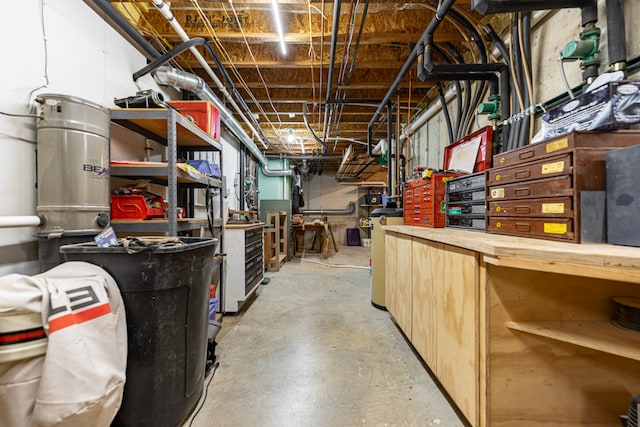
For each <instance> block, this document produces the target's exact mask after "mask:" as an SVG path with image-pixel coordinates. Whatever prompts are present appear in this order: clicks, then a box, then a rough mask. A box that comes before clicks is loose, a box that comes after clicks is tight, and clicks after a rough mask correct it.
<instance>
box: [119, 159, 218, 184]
mask: <svg viewBox="0 0 640 427" xmlns="http://www.w3.org/2000/svg"><path fill="white" fill-rule="evenodd" d="M110 173H111V175H112V176H117V177H122V178H130V179H151V180H152V181H153V182H154V183H155V184H161V185H167V183H168V181H169V165H168V164H167V163H163V162H122V161H112V162H111V166H110ZM176 181H177V183H178V184H181V185H185V186H188V187H214V188H221V187H222V180H220V179H215V178H211V177H208V176H206V175H202V174H199V175H191V174H189V173H187V172H185V171H183V170H182V169H181V168H180V166H177V167H176Z"/></svg>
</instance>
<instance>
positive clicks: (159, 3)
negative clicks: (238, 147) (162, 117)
mask: <svg viewBox="0 0 640 427" xmlns="http://www.w3.org/2000/svg"><path fill="white" fill-rule="evenodd" d="M152 2H153V5H154V6H155V7H156V9H158V11H159V12H160V14H162V16H163V17H164V18H165V19H166V20H167V21H168V22H169V25H171V28H173V30H174V31H175V32H176V33H177V34H178V36H179V37H180V39H181V40H182V41H184V42H186V41H189V40H190V37H189V35H188V34H187V33H186V32H185V31H184V29H183V28H182V26H181V25H180V23H179V22H178V20H177V19H175V17H174V16H173V14H172V13H171V11H170V10H169V5H168V4H167V3H165V2H164V1H163V0H152ZM189 50H190V51H191V53H193V56H195V58H196V59H197V60H198V62H199V63H200V65H202V68H204V70H205V71H206V72H207V74H208V75H209V77H211V79H212V80H213V82H214V83H215V84H216V86H217V87H218V90H220V92H222V94H223V95H224V97H225V98H226V99H227V100H228V101H229V102H230V103H231V105H232V106H233V109H234V110H235V111H236V112H237V113H238V114H239V115H240V117H241V118H242V121H244V122H245V123H246V125H247V126H248V127H249V129H251V132H253V134H254V135H258V136H260V133H259V132H258V131H257V130H256V128H255V127H254V126H253V124H252V123H251V121H250V120H249V119H247V117H246V116H245V114H244V113H243V112H242V110H241V109H240V106H239V105H238V103H237V102H236V101H235V99H234V98H233V97H232V96H231V94H230V93H229V91H227V88H226V87H225V86H224V84H223V83H222V82H221V81H220V79H218V76H217V75H216V74H215V73H214V72H213V70H212V69H211V67H210V66H209V63H208V62H207V61H206V59H205V58H204V57H203V56H202V55H201V54H200V52H199V51H198V49H196V48H195V46H192V47H190V48H189ZM260 142H261V144H262V146H263V148H265V149H266V148H267V147H268V143H267V142H266V141H263V140H262V139H261V138H260Z"/></svg>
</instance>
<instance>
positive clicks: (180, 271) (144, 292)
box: [60, 238, 217, 427]
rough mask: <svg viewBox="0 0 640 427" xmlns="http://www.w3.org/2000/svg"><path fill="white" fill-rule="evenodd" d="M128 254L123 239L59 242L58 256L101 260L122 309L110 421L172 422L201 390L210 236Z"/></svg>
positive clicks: (181, 417) (122, 423)
mask: <svg viewBox="0 0 640 427" xmlns="http://www.w3.org/2000/svg"><path fill="white" fill-rule="evenodd" d="M180 240H181V241H182V242H183V244H182V245H180V246H171V247H164V248H162V247H161V248H157V249H155V250H148V251H144V252H139V253H134V254H128V253H127V252H126V251H125V249H124V247H122V246H119V247H107V248H99V247H97V246H96V245H95V243H80V244H75V245H66V246H62V247H61V248H60V253H61V254H62V255H63V257H64V259H65V260H66V261H86V262H90V263H93V264H96V265H98V266H100V267H102V268H104V269H105V270H106V271H107V272H108V273H109V274H111V276H113V278H114V279H115V280H116V282H117V283H118V287H119V288H120V291H121V293H122V299H123V301H124V305H125V311H126V316H127V334H128V337H127V340H128V350H129V351H128V357H127V382H126V384H125V387H124V397H123V401H122V406H121V408H120V410H119V411H118V414H117V415H116V417H115V419H114V421H113V424H112V426H136V427H138V426H140V427H142V426H154V427H162V426H171V427H175V426H179V425H181V424H182V423H183V422H184V420H185V419H186V417H187V416H188V415H189V413H190V412H191V411H192V410H193V408H194V407H195V405H196V404H197V403H198V400H199V399H200V396H201V394H202V391H203V383H204V375H205V364H206V355H207V330H208V318H209V287H210V279H211V271H212V269H213V256H214V252H215V247H216V245H217V239H199V238H180Z"/></svg>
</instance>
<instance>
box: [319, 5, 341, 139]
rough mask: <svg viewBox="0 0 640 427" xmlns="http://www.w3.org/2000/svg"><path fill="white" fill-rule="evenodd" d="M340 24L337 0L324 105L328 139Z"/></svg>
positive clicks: (324, 136) (324, 135) (324, 130)
mask: <svg viewBox="0 0 640 427" xmlns="http://www.w3.org/2000/svg"><path fill="white" fill-rule="evenodd" d="M339 26H340V0H335V1H334V2H333V27H332V28H331V51H330V55H329V71H328V76H327V95H326V96H325V107H324V125H323V133H322V136H323V139H325V140H326V137H327V134H328V133H329V108H327V105H328V104H326V103H328V102H329V99H330V98H331V86H332V80H333V67H334V65H335V61H336V45H337V44H338V30H339V28H338V27H339Z"/></svg>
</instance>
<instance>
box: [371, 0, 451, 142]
mask: <svg viewBox="0 0 640 427" xmlns="http://www.w3.org/2000/svg"><path fill="white" fill-rule="evenodd" d="M454 2H455V0H444V1H443V2H442V4H441V5H440V7H439V8H438V10H437V11H436V14H435V16H434V17H433V19H432V20H431V21H430V22H429V24H428V25H427V28H426V29H425V30H424V32H423V33H422V36H421V37H420V39H419V40H422V39H423V37H424V36H425V35H426V34H429V33H432V32H433V31H434V30H435V29H436V28H438V26H439V25H440V22H442V20H443V19H444V16H445V15H446V14H447V12H448V11H449V9H451V6H453V3H454ZM418 44H419V43H418ZM418 44H416V46H415V47H414V48H413V50H412V51H411V53H410V54H409V57H408V58H407V60H406V61H405V63H404V65H403V66H402V69H401V70H400V72H399V73H398V75H397V76H396V79H395V80H394V81H393V83H392V84H391V86H390V87H389V90H388V91H387V94H386V95H385V96H384V98H383V99H382V101H381V102H380V104H379V105H378V108H377V109H376V111H375V113H373V117H371V120H369V125H368V126H367V133H368V137H367V143H368V146H369V152H371V150H372V149H373V147H372V146H371V144H372V141H371V138H372V137H373V135H372V133H371V131H370V130H371V128H372V127H373V125H374V124H375V122H376V121H377V120H378V117H380V113H382V110H383V109H384V108H385V106H386V105H387V104H388V103H389V101H390V100H391V97H392V96H393V94H394V93H395V91H396V89H397V88H398V86H399V85H400V82H402V79H404V76H406V75H407V73H408V72H409V70H410V69H411V67H412V66H413V63H414V62H415V60H416V58H417V57H418Z"/></svg>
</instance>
